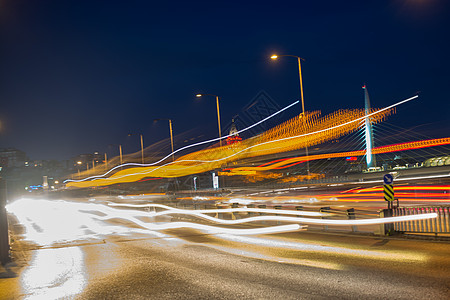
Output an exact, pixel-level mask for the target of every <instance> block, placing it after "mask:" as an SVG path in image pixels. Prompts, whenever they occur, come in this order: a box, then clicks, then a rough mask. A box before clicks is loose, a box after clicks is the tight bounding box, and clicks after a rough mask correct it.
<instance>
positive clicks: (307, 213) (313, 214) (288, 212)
mask: <svg viewBox="0 0 450 300" xmlns="http://www.w3.org/2000/svg"><path fill="white" fill-rule="evenodd" d="M108 205H109V206H121V207H135V208H145V207H148V208H150V207H158V208H164V209H166V210H165V211H161V212H157V213H153V215H152V216H153V217H155V216H161V215H167V214H172V213H178V214H198V213H200V214H204V213H211V214H212V213H214V214H215V213H225V212H227V213H231V212H252V213H266V214H279V215H295V216H310V217H323V216H329V215H330V214H327V213H321V212H313V211H294V210H280V209H262V208H223V209H196V210H192V209H180V208H174V207H170V206H167V205H163V204H124V203H109V204H108Z"/></svg>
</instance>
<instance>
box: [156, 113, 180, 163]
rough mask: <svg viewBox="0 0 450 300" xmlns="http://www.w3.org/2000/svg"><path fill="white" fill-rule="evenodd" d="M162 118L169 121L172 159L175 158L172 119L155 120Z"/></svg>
mask: <svg viewBox="0 0 450 300" xmlns="http://www.w3.org/2000/svg"><path fill="white" fill-rule="evenodd" d="M160 120H165V121H169V132H170V146H171V147H172V161H174V160H175V157H174V154H173V131H172V120H171V119H165V118H161V119H155V120H154V122H158V121H160Z"/></svg>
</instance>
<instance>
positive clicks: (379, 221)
mask: <svg viewBox="0 0 450 300" xmlns="http://www.w3.org/2000/svg"><path fill="white" fill-rule="evenodd" d="M116 206H131V205H128V204H119V205H116ZM132 207H136V205H132ZM138 207H163V208H166V209H168V211H164V212H159V213H153V216H158V215H167V214H185V215H193V216H197V217H200V218H202V219H206V220H209V221H212V222H216V223H221V224H228V225H234V224H242V223H248V222H257V221H283V222H292V223H302V224H316V225H338V226H346V225H378V224H387V223H395V222H404V221H414V220H426V219H434V218H437V216H438V215H437V214H436V213H426V214H417V215H409V216H398V217H388V218H373V219H362V220H328V219H311V218H302V217H296V218H293V217H283V216H257V217H246V218H243V219H238V220H224V219H219V218H215V217H210V216H208V215H205V213H224V212H262V213H273V214H288V212H289V214H292V215H299V214H301V213H302V211H287V210H281V209H279V210H277V209H255V208H234V209H202V210H198V211H196V210H185V209H178V208H172V207H170V206H166V205H158V204H149V205H146V206H142V205H140V206H138ZM305 213H306V212H305ZM319 215H322V216H323V215H324V214H320V213H319ZM327 215H328V216H329V215H332V214H327ZM316 216H317V215H316ZM141 226H142V225H141ZM149 229H150V228H149Z"/></svg>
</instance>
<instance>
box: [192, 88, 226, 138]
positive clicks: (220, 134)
mask: <svg viewBox="0 0 450 300" xmlns="http://www.w3.org/2000/svg"><path fill="white" fill-rule="evenodd" d="M195 96H196V97H197V98H200V97H202V96H213V97H216V105H217V124H218V125H219V143H220V147H222V133H221V131H222V130H221V129H220V110H219V96H217V95H213V94H197V95H195Z"/></svg>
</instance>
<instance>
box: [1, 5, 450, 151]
mask: <svg viewBox="0 0 450 300" xmlns="http://www.w3.org/2000/svg"><path fill="white" fill-rule="evenodd" d="M448 2H449V1H446V0H391V1H381V0H378V1H273V2H272V3H270V4H268V2H266V1H131V0H129V1H112V0H110V1H106V0H105V1H95V0H86V1H82V0H76V1H75V0H64V1H61V0H54V1H50V0H39V1H36V0H0V43H1V44H0V147H15V148H18V149H20V150H23V151H25V152H26V153H27V155H28V156H29V157H30V158H31V159H69V158H70V157H72V156H75V155H77V154H81V153H92V152H94V151H100V152H103V151H107V150H108V145H110V144H120V143H124V142H125V140H126V139H127V133H129V132H134V133H143V134H144V139H145V144H146V146H148V145H149V144H151V143H154V142H156V141H158V140H160V139H162V138H166V137H167V134H168V133H167V131H168V129H167V124H165V123H164V124H159V123H158V124H156V125H155V124H154V123H153V119H154V118H172V119H173V121H174V131H175V133H176V134H177V133H178V134H179V133H182V132H186V131H188V130H190V129H195V128H197V130H200V131H201V130H204V131H205V136H208V137H214V134H216V131H215V130H216V128H217V127H216V115H215V102H214V99H213V98H202V99H201V100H198V99H196V98H195V96H194V95H195V94H196V93H198V92H203V93H211V94H217V95H219V96H220V99H221V116H222V119H223V123H227V122H229V120H230V119H231V118H232V117H233V116H234V115H235V114H236V113H237V112H238V111H239V110H240V109H241V108H242V107H243V106H244V105H246V104H247V103H248V102H249V101H250V100H251V99H252V98H253V97H254V96H255V95H256V94H257V93H258V92H259V91H260V90H265V91H266V92H267V93H268V94H269V95H270V96H271V97H272V98H273V99H274V100H275V101H276V102H278V103H279V104H280V106H285V105H288V104H290V103H292V102H293V101H294V100H296V99H298V97H299V85H298V69H297V64H296V60H295V59H294V58H289V57H285V58H282V59H280V60H278V61H276V62H275V61H271V60H270V59H269V56H270V55H271V54H272V53H273V52H276V53H278V54H292V55H298V56H302V57H304V58H305V62H303V64H302V71H303V83H304V92H305V106H306V109H307V110H322V112H323V114H326V113H330V112H333V111H334V110H337V109H339V108H358V107H362V106H363V105H364V99H363V91H362V89H361V86H362V84H363V83H364V82H365V83H366V84H367V85H368V89H369V93H370V96H371V101H372V105H373V106H374V107H383V106H387V105H389V104H392V103H394V102H397V101H399V100H402V99H405V98H407V97H410V96H412V95H414V94H415V93H416V92H417V91H420V92H421V94H420V98H419V100H416V101H415V102H414V103H409V104H405V105H404V106H402V107H400V108H399V109H398V110H397V115H395V116H394V117H391V119H390V122H394V123H395V122H397V124H399V125H401V126H404V127H408V126H411V127H412V126H416V125H420V124H425V123H433V124H436V125H435V128H436V131H437V132H438V131H439V130H440V135H445V136H448V132H444V133H443V130H447V129H448V128H449V127H448V123H449V121H450V116H449V111H450V105H449V94H448V90H449V86H450V84H449V83H450V75H449V70H450V61H449V55H450V9H449V4H448ZM294 109H298V111H299V112H300V111H301V108H300V106H298V107H296V108H294ZM443 124H444V125H443ZM445 126H447V127H445ZM443 128H444V129H443ZM445 128H447V129H445ZM133 147H134V146H133ZM138 149H139V142H138V140H137V138H136V141H135V147H134V148H133V149H124V151H125V152H131V151H137V150H138Z"/></svg>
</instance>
